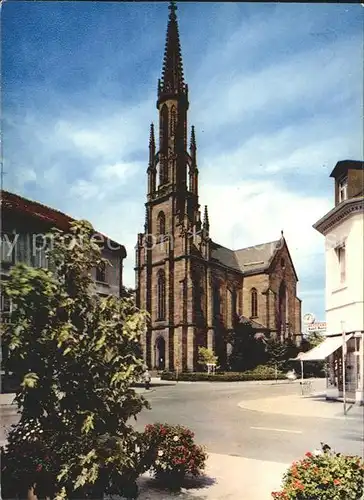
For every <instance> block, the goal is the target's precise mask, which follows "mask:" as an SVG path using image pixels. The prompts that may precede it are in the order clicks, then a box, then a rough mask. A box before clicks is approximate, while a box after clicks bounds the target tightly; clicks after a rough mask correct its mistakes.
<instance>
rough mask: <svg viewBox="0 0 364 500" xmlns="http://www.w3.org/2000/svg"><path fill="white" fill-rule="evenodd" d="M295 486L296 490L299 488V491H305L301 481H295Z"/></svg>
mask: <svg viewBox="0 0 364 500" xmlns="http://www.w3.org/2000/svg"><path fill="white" fill-rule="evenodd" d="M294 486H295V488H297V489H298V490H301V491H302V490H304V489H305V487H304V486H303V484H302V483H301V481H298V480H296V481H295V483H294Z"/></svg>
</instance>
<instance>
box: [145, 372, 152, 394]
mask: <svg viewBox="0 0 364 500" xmlns="http://www.w3.org/2000/svg"><path fill="white" fill-rule="evenodd" d="M151 378H152V377H151V376H150V373H149V371H148V368H147V369H146V370H145V372H144V382H145V389H146V390H147V391H149V389H150V381H151Z"/></svg>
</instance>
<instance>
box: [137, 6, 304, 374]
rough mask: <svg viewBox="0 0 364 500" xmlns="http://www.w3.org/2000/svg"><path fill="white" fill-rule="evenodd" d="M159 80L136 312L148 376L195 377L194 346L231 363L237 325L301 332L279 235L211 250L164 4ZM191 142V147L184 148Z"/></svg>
mask: <svg viewBox="0 0 364 500" xmlns="http://www.w3.org/2000/svg"><path fill="white" fill-rule="evenodd" d="M169 9H170V14H169V20H168V27H167V37H166V45H165V52H164V60H163V69H162V77H161V79H160V80H159V81H158V99H157V109H158V113H159V127H158V136H159V141H158V146H159V147H158V148H157V145H156V140H155V131H154V126H153V124H152V125H151V127H150V139H149V164H148V169H147V177H148V188H147V202H146V204H145V207H146V211H145V224H144V232H143V233H140V234H139V235H138V242H137V248H136V267H135V270H136V284H137V290H136V296H137V305H138V307H140V308H141V309H144V310H147V311H148V312H149V313H150V323H149V326H148V329H147V331H146V332H145V336H144V338H143V348H144V357H145V360H146V363H147V364H148V366H149V367H150V368H152V369H154V368H158V369H166V370H173V369H176V368H177V367H178V368H179V369H180V370H196V369H198V368H199V367H198V364H197V356H198V347H199V346H207V347H209V348H212V349H214V350H215V352H216V353H217V354H218V356H219V360H220V364H221V365H222V366H224V365H225V364H226V359H227V338H228V333H229V332H231V331H232V329H233V326H234V322H235V319H236V318H237V317H238V318H241V320H242V321H247V322H250V324H252V325H253V326H254V328H256V329H257V331H262V332H266V333H268V334H269V333H272V332H273V333H274V334H278V335H280V336H282V337H284V336H286V335H290V336H292V337H293V338H297V337H298V336H300V334H301V323H300V321H301V319H300V316H301V307H300V300H299V299H298V298H297V297H296V284H297V281H298V280H297V276H296V273H295V270H294V267H293V263H292V260H291V258H290V255H289V251H288V248H287V244H286V242H285V240H284V238H283V234H282V237H281V238H280V239H279V240H277V241H274V242H271V243H266V244H263V245H257V246H255V247H250V248H246V249H242V250H237V251H233V250H229V249H228V248H225V247H223V246H221V245H218V244H216V243H214V242H213V241H212V240H211V238H210V234H209V230H210V224H209V218H208V211H207V207H206V206H205V207H204V210H203V217H202V218H201V210H200V205H199V196H198V180H199V179H198V175H199V172H198V167H197V155H196V150H197V147H196V137H195V130H194V127H193V126H192V127H191V131H190V134H189V140H188V137H187V134H188V132H187V130H188V126H187V113H188V107H189V101H188V86H187V83H186V82H185V80H184V75H183V65H182V55H181V47H180V40H179V32H178V24H177V17H176V9H177V7H176V6H175V4H174V3H173V2H171V4H170V6H169ZM188 143H189V144H188Z"/></svg>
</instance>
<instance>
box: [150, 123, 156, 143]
mask: <svg viewBox="0 0 364 500" xmlns="http://www.w3.org/2000/svg"><path fill="white" fill-rule="evenodd" d="M149 145H150V146H154V145H155V139H154V124H153V123H151V124H150V134H149Z"/></svg>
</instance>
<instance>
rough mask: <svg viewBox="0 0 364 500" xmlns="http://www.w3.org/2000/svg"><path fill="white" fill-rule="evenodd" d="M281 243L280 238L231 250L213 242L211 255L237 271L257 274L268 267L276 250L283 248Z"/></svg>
mask: <svg viewBox="0 0 364 500" xmlns="http://www.w3.org/2000/svg"><path fill="white" fill-rule="evenodd" d="M281 244H282V243H281V240H280V239H279V240H276V241H270V242H268V243H262V244H260V245H254V246H251V247H247V248H241V249H240V250H230V249H229V248H226V247H223V246H222V245H219V244H217V243H213V244H212V253H211V257H212V258H213V259H215V260H217V261H219V262H220V263H221V264H223V265H224V266H227V267H230V268H232V269H235V270H236V271H239V272H242V273H244V274H255V273H260V272H264V271H265V270H266V269H268V267H269V265H270V263H271V261H272V259H273V257H274V255H275V253H276V251H277V250H278V249H279V248H281Z"/></svg>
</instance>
